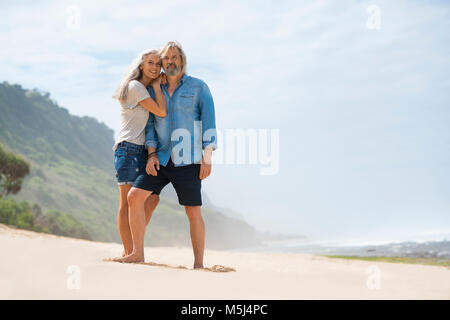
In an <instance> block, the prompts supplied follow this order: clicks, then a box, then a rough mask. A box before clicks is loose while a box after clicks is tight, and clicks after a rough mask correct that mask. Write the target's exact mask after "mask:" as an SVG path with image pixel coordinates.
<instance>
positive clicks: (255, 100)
mask: <svg viewBox="0 0 450 320" xmlns="http://www.w3.org/2000/svg"><path fill="white" fill-rule="evenodd" d="M371 5H372V6H373V5H374V6H375V11H373V10H374V9H373V7H371V8H369V7H370V6H371ZM71 6H75V9H74V8H73V7H71ZM2 9H3V10H2V11H1V12H0V17H1V18H2V19H0V26H1V29H0V30H1V31H0V40H1V41H2V43H3V44H4V49H3V50H2V52H0V57H1V61H2V62H3V63H2V64H1V65H0V74H1V78H0V81H8V82H9V83H18V84H20V85H22V86H23V87H24V88H30V89H31V88H38V89H40V90H42V91H48V92H50V94H51V98H52V99H54V100H56V101H57V102H58V104H59V105H61V106H62V107H65V108H67V109H68V110H69V111H70V113H72V114H75V115H81V116H83V115H88V116H92V117H95V118H96V119H98V120H99V121H101V122H104V123H105V124H106V125H108V126H109V127H111V128H112V129H113V130H114V131H115V133H116V134H117V131H118V130H119V127H120V118H119V105H118V103H117V101H115V100H113V99H112V97H111V96H112V94H113V92H114V89H115V88H116V86H117V85H118V83H119V82H120V80H121V77H122V75H123V73H124V72H125V70H126V68H127V66H128V64H129V63H130V62H131V61H132V60H133V59H134V58H135V56H136V55H137V54H138V53H139V52H140V51H142V50H144V49H146V48H159V47H161V46H162V45H163V44H164V43H165V42H166V41H168V40H174V39H175V40H178V41H179V42H180V43H181V44H182V45H183V47H184V49H185V51H186V54H187V59H188V74H189V75H192V76H195V77H198V78H200V79H202V80H204V81H205V82H206V83H207V84H208V86H209V87H210V89H211V92H212V95H213V97H214V102H215V107H216V123H217V128H218V129H219V130H221V131H222V132H224V133H225V132H226V131H227V130H233V129H244V130H253V131H254V132H259V130H264V129H266V130H268V131H269V132H270V130H272V129H275V130H277V129H278V130H279V171H278V173H277V174H274V175H261V174H260V169H261V167H265V166H262V165H250V164H247V165H227V164H215V165H214V166H213V172H212V175H211V176H210V177H209V178H207V179H206V180H205V181H204V184H203V188H202V189H203V190H204V192H205V193H206V194H207V196H208V197H209V198H210V199H211V201H212V202H213V203H214V205H216V206H217V207H221V208H229V209H231V210H233V211H235V212H237V213H240V214H242V216H243V218H244V219H245V220H246V221H247V222H248V223H250V224H251V225H252V226H254V227H256V228H257V229H258V230H261V231H270V232H273V233H290V234H302V235H305V236H307V237H309V238H310V239H323V240H336V239H340V240H342V241H344V240H346V239H360V240H361V241H365V240H367V241H369V240H370V241H371V240H383V239H400V238H408V237H413V236H414V235H420V234H422V235H435V234H439V233H441V234H450V197H449V196H448V195H449V194H450V179H449V178H450V160H449V159H450V158H449V155H450V154H449V150H450V149H449V147H450V128H449V123H450V121H449V120H450V109H449V106H450V80H449V73H450V59H449V58H448V57H449V56H450V33H449V31H448V30H450V4H449V3H447V2H445V1H430V2H427V3H423V2H420V1H410V2H407V1H397V2H395V3H392V2H389V1H376V2H372V1H370V2H369V1H356V0H355V1H345V2H339V3H335V2H331V1H315V2H313V3H309V2H303V1H302V2H298V1H287V2H284V3H282V4H279V3H276V2H273V1H262V2H261V1H250V2H248V3H242V2H239V1H227V2H218V3H211V2H206V1H195V2H192V3H189V4H185V3H183V2H181V1H173V2H170V3H161V2H145V3H139V4H138V3H125V2H121V1H119V2H115V3H110V2H101V1H100V2H95V3H92V2H88V1H58V2H56V1H43V2H42V3H39V4H37V3H32V4H29V3H27V4H26V5H25V2H21V1H18V2H15V3H13V4H12V3H8V4H2ZM74 10H75V11H74ZM77 10H78V13H79V18H80V19H79V21H78V22H79V24H77V23H76V22H77V21H75V23H73V21H72V20H71V19H72V18H73V15H74V12H75V14H76V13H77ZM377 10H378V11H377ZM36 12H41V14H36ZM377 14H379V15H378V16H377V17H375V18H374V15H377ZM373 19H375V22H374V21H373ZM377 19H379V20H377ZM75 20H76V19H75ZM374 23H375V24H374ZM224 142H225V141H219V149H221V150H227V148H226V145H225V143H224ZM111 147H112V146H111ZM219 149H218V150H217V151H219ZM111 161H113V159H112V153H111Z"/></svg>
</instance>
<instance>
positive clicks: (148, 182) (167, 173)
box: [133, 158, 202, 206]
mask: <svg viewBox="0 0 450 320" xmlns="http://www.w3.org/2000/svg"><path fill="white" fill-rule="evenodd" d="M157 172H158V174H157V175H156V176H152V175H149V174H147V173H144V174H141V175H139V176H138V177H137V178H136V180H135V181H134V184H133V187H134V188H138V189H143V190H147V191H152V192H153V193H155V194H159V193H160V192H161V190H162V189H163V188H164V187H165V186H166V185H167V184H168V183H169V182H171V183H172V185H173V187H174V189H175V191H176V192H177V196H178V202H179V204H180V205H182V206H201V205H202V194H201V188H202V180H201V179H200V177H199V175H200V164H189V165H186V166H181V167H175V166H174V164H173V162H172V160H171V159H170V158H169V162H168V163H167V166H165V167H164V166H163V165H161V166H160V167H159V170H158V171H157Z"/></svg>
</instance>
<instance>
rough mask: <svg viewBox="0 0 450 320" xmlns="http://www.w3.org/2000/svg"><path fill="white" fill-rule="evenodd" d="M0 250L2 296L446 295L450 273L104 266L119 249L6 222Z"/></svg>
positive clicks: (217, 260) (212, 255)
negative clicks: (15, 226) (24, 229)
mask: <svg viewBox="0 0 450 320" xmlns="http://www.w3.org/2000/svg"><path fill="white" fill-rule="evenodd" d="M0 251H1V253H2V254H1V260H0V298H1V299H449V298H450V270H449V269H448V268H445V267H437V266H423V265H408V264H393V263H383V262H377V263H373V262H368V261H348V260H341V259H329V258H325V257H320V256H314V255H309V254H286V253H243V252H227V251H216V250H208V249H207V250H206V252H205V267H207V268H209V270H192V262H193V256H192V250H191V248H181V247H158V248H153V247H150V248H146V251H145V254H146V264H122V263H116V262H108V261H103V259H104V258H108V257H114V256H117V255H119V254H120V253H121V246H120V245H118V244H111V243H100V242H93V241H84V240H78V239H71V238H63V237H58V236H53V235H45V234H39V233H34V232H30V231H23V230H18V229H14V228H10V227H7V226H4V225H0ZM213 266H216V267H215V268H214V267H213ZM223 267H226V268H232V269H234V270H235V271H233V270H230V269H226V268H225V269H224V268H223ZM205 271H206V272H205ZM211 271H212V272H211ZM220 271H228V272H220Z"/></svg>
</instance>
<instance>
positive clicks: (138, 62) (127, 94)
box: [113, 50, 167, 255]
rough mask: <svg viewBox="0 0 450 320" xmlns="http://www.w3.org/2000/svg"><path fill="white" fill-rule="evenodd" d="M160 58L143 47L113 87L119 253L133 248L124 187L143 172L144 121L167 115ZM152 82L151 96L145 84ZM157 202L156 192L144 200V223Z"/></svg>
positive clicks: (145, 156)
mask: <svg viewBox="0 0 450 320" xmlns="http://www.w3.org/2000/svg"><path fill="white" fill-rule="evenodd" d="M162 77H163V74H161V59H160V57H159V54H158V51H157V50H147V51H144V52H142V53H141V54H139V55H138V56H137V58H136V59H135V60H134V61H133V63H132V64H131V65H130V67H129V69H128V72H127V73H126V75H125V77H124V79H123V80H122V82H121V83H120V85H119V87H118V88H117V90H116V92H115V95H114V98H115V99H117V100H119V102H120V106H121V108H120V110H121V122H122V126H121V130H120V132H119V135H118V138H117V140H116V142H115V144H114V147H113V150H114V167H115V169H116V178H117V183H118V185H119V191H120V203H119V212H118V215H117V225H118V228H119V233H120V237H121V238H122V243H123V246H124V252H123V254H122V255H127V254H130V253H131V252H132V251H133V241H132V237H131V231H130V226H129V221H128V201H127V195H128V191H129V190H130V189H131V187H132V185H133V182H134V180H135V179H136V178H137V176H138V175H140V174H144V173H145V165H146V161H147V152H146V150H145V146H144V144H145V125H146V123H147V120H148V116H149V112H152V113H154V114H155V115H157V116H159V117H165V116H166V115H167V110H166V99H165V98H164V94H163V93H162V91H161V78H162ZM150 85H151V86H152V88H153V91H154V93H155V100H156V101H155V100H153V99H152V98H151V97H150V95H149V93H148V91H147V87H148V86H150ZM158 202H159V196H158V195H151V196H149V197H148V198H147V200H146V202H145V218H146V223H148V222H149V220H150V218H151V215H152V212H153V210H154V209H155V208H156V206H157V205H158Z"/></svg>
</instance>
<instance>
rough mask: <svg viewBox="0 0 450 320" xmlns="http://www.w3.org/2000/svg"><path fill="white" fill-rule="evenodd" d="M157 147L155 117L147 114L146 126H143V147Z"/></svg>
mask: <svg viewBox="0 0 450 320" xmlns="http://www.w3.org/2000/svg"><path fill="white" fill-rule="evenodd" d="M157 145H158V137H157V135H156V130H155V115H154V114H153V113H151V112H150V113H149V115H148V120H147V124H146V125H145V147H146V148H148V147H153V148H155V149H156V147H157Z"/></svg>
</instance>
